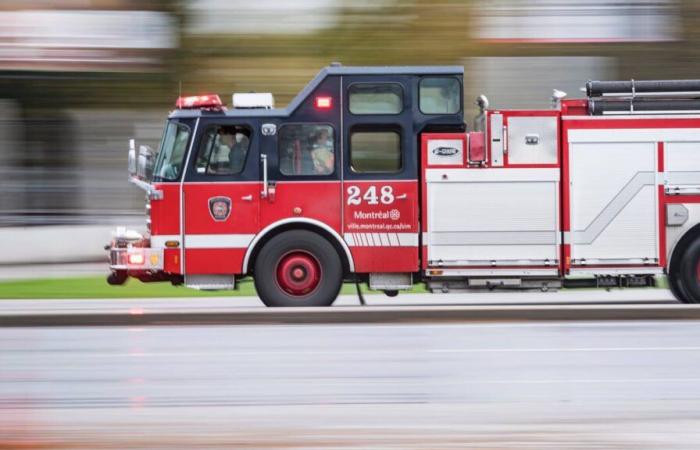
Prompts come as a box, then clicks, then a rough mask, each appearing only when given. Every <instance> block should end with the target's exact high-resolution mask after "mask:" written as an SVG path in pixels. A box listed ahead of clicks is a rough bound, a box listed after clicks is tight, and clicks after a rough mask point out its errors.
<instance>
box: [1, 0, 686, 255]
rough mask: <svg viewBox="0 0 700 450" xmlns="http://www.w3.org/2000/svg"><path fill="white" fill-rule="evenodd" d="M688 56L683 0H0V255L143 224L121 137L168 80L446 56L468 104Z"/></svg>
mask: <svg viewBox="0 0 700 450" xmlns="http://www.w3.org/2000/svg"><path fill="white" fill-rule="evenodd" d="M698 56H700V2H697V1H694V0H615V1H610V0H588V1H585V2H582V1H580V0H346V1H342V0H297V1H295V2H287V1H274V0H257V1H255V2H251V1H244V0H189V1H184V0H183V1H175V0H172V1H167V0H24V1H14V0H3V2H1V3H0V242H3V244H4V245H5V249H6V251H5V252H4V254H3V255H0V264H3V263H4V264H8V263H35V262H70V261H91V260H95V259H100V258H104V252H103V251H102V249H101V246H102V245H103V244H104V243H106V241H107V240H108V238H109V230H111V229H112V228H113V227H114V226H115V225H131V226H133V225H136V226H139V225H142V223H143V213H142V211H143V206H144V202H143V193H142V192H141V191H140V190H138V189H137V188H136V187H133V186H131V185H129V184H128V182H127V173H126V154H127V153H126V150H127V142H128V139H129V138H132V137H133V138H136V139H137V140H138V141H140V142H141V143H145V144H148V145H151V146H152V147H156V145H157V143H158V140H159V139H160V135H161V131H162V127H163V123H164V120H165V119H166V117H167V114H168V111H169V110H170V109H172V107H173V105H174V102H175V99H176V98H177V96H178V94H179V92H182V93H183V94H196V93H205V92H206V93H208V92H213V93H218V94H220V95H222V98H229V99H230V94H231V93H233V92H248V91H259V92H260V91H262V92H268V91H269V92H272V93H274V95H275V97H276V100H277V104H278V105H279V106H283V105H284V104H286V103H287V102H288V101H289V100H290V99H291V98H292V97H293V96H294V95H295V94H296V93H297V92H298V91H299V90H300V89H301V88H302V87H303V86H304V85H305V84H306V83H307V82H308V81H309V80H310V79H311V78H312V77H313V76H314V75H315V73H316V72H317V71H318V70H319V69H320V68H321V67H323V66H325V65H328V64H329V63H330V62H332V61H339V62H342V63H343V64H344V65H401V64H416V65H427V64H457V65H463V66H464V67H465V84H466V89H465V96H466V99H465V104H466V105H470V108H471V111H468V115H469V116H471V115H473V114H476V111H475V109H476V108H475V107H474V106H472V105H473V99H474V98H476V96H477V95H478V94H480V93H484V94H486V95H487V96H488V97H489V99H490V100H491V105H492V106H493V107H497V108H527V107H536V108H546V107H548V105H549V102H550V95H551V92H552V89H553V88H557V89H560V90H564V91H566V92H568V93H569V95H570V96H571V97H577V96H582V93H581V92H580V91H579V89H580V88H581V87H582V86H583V85H584V83H585V81H586V80H588V79H629V78H635V79H653V78H698V74H697V72H698V68H699V67H700V58H698ZM78 242H79V243H80V244H81V245H79V246H76V245H73V244H75V243H78ZM7 246H10V247H9V250H8V247H7ZM12 246H14V247H12ZM78 247H79V248H78ZM13 249H16V251H14V250H13Z"/></svg>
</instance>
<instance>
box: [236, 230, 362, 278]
mask: <svg viewBox="0 0 700 450" xmlns="http://www.w3.org/2000/svg"><path fill="white" fill-rule="evenodd" d="M290 230H309V231H313V232H316V233H318V234H320V235H321V236H323V237H324V238H326V239H327V240H328V242H330V243H331V245H333V247H335V249H336V251H337V252H338V255H339V256H340V259H341V261H342V263H343V270H344V271H345V272H346V273H352V272H354V271H355V262H354V261H353V259H352V253H350V248H349V247H348V245H347V243H346V242H345V241H344V240H343V238H342V237H341V236H340V234H338V232H336V231H335V230H334V229H333V228H331V227H329V226H328V225H327V224H325V223H323V222H321V221H319V220H315V219H308V218H289V219H282V220H279V221H277V222H274V223H271V224H270V225H268V226H266V227H265V228H263V229H262V230H261V231H260V232H259V233H258V234H256V235H255V237H254V238H253V240H252V241H251V243H250V245H249V246H248V250H246V253H245V257H244V258H243V267H242V268H241V269H242V273H244V274H249V273H250V272H251V268H252V267H253V265H254V264H255V258H256V257H257V255H258V253H259V252H260V249H261V248H262V247H263V246H264V245H265V243H266V242H267V241H269V240H270V239H272V238H273V237H274V236H277V235H278V234H281V233H284V232H285V231H290Z"/></svg>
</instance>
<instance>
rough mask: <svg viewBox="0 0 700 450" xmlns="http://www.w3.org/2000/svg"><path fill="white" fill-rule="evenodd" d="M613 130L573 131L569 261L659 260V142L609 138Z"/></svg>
mask: <svg viewBox="0 0 700 450" xmlns="http://www.w3.org/2000/svg"><path fill="white" fill-rule="evenodd" d="M572 135H573V136H574V138H573V142H572V137H571V136H572ZM609 135H610V133H609V131H604V130H576V132H570V143H569V161H570V166H571V178H570V180H571V181H570V182H571V184H570V189H571V191H570V192H571V230H572V231H571V244H572V245H571V265H572V266H596V265H598V266H600V265H603V266H607V265H636V264H648V263H650V262H652V263H656V262H658V254H659V252H658V236H659V234H658V210H659V209H658V198H657V196H658V189H657V188H656V183H657V181H656V172H657V143H656V142H612V141H607V142H606V140H605V136H609Z"/></svg>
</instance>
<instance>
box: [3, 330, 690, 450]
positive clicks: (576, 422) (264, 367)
mask: <svg viewBox="0 0 700 450" xmlns="http://www.w3.org/2000/svg"><path fill="white" fill-rule="evenodd" d="M0 448H1V449H5V448H23V449H26V448H37V449H38V448H41V449H48V448H51V449H54V448H56V449H58V448H60V449H69V448H70V449H83V448H85V449H87V448H90V449H102V448H110V449H133V448H138V449H158V448H178V449H188V450H189V449H204V448H217V449H218V448H220V449H233V448H236V449H237V448H250V449H258V448H264V449H270V448H284V449H289V448H295V449H297V448H304V449H324V450H327V449H341V448H342V449H350V448H352V449H355V448H358V449H359V448H362V449H396V448H410V449H456V448H459V449H462V448H472V449H493V450H495V449H538V450H540V449H557V450H561V449H635V450H638V449H659V450H670V449H694V450H695V449H697V448H700V326H698V322H692V321H691V322H675V321H664V322H638V321H633V322H606V323H593V322H575V323H569V322H567V323H556V322H554V323H553V322H549V323H533V324H512V323H502V324H474V323H471V324H470V323H466V324H443V325H431V324H400V325H371V324H370V325H299V326H288V325H275V326H270V325H255V326H188V327H178V326H170V327H90V328H81V327H68V328H4V329H3V328H0Z"/></svg>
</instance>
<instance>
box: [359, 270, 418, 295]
mask: <svg viewBox="0 0 700 450" xmlns="http://www.w3.org/2000/svg"><path fill="white" fill-rule="evenodd" d="M412 286H413V277H412V274H410V273H370V274H369V288H370V289H373V290H376V291H385V290H405V289H411V287H412Z"/></svg>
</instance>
